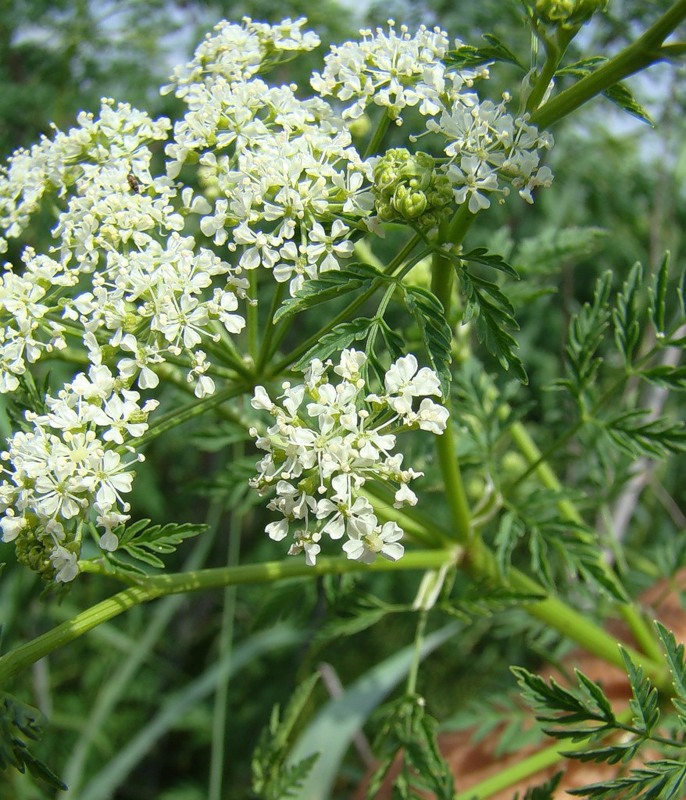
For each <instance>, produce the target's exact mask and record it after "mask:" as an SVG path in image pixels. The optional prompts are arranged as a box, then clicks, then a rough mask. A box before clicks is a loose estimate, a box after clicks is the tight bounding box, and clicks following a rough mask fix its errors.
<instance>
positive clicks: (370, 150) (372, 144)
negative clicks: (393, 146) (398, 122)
mask: <svg viewBox="0 0 686 800" xmlns="http://www.w3.org/2000/svg"><path fill="white" fill-rule="evenodd" d="M390 123H391V118H390V117H389V116H388V112H387V111H384V112H383V114H382V115H381V117H380V118H379V121H378V122H377V124H376V128H375V129H374V133H373V134H372V137H371V139H370V140H369V144H368V145H367V149H366V150H365V151H364V155H363V156H362V158H369V157H370V156H375V155H376V154H377V152H378V151H379V147H381V142H382V141H383V138H384V136H385V135H386V131H387V130H388V126H389V125H390Z"/></svg>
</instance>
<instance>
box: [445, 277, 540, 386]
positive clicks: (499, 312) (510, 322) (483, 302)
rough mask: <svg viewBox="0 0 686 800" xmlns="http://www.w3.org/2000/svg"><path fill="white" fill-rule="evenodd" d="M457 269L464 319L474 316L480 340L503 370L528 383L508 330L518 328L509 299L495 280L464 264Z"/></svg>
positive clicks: (515, 344)
mask: <svg viewBox="0 0 686 800" xmlns="http://www.w3.org/2000/svg"><path fill="white" fill-rule="evenodd" d="M455 269H456V272H457V276H458V279H459V281H460V285H461V287H462V291H463V293H464V296H465V301H466V302H465V309H464V315H463V318H462V320H463V322H464V323H466V322H469V321H470V320H471V319H475V324H476V335H477V338H478V339H479V341H480V342H482V343H483V344H484V345H485V346H486V348H487V349H488V351H489V352H490V353H491V354H492V355H494V356H495V357H496V358H497V359H498V361H499V362H500V364H501V365H502V367H503V368H504V369H512V371H513V372H514V374H515V376H516V377H517V378H518V379H519V380H520V381H521V382H522V383H527V381H528V378H527V376H526V371H525V370H524V365H523V364H522V362H521V359H520V358H519V356H518V355H517V354H516V353H515V352H514V351H515V349H516V348H517V346H518V345H517V342H516V340H515V338H514V337H513V336H512V335H511V334H510V333H509V332H508V330H507V329H508V328H510V329H511V330H519V325H517V322H516V320H515V318H514V309H513V308H512V305H511V303H510V301H509V300H508V299H507V298H506V297H505V295H504V294H503V293H502V291H501V290H500V287H499V286H498V285H497V284H496V283H492V282H491V281H487V280H484V279H483V278H479V277H477V276H476V275H473V274H472V273H470V272H469V271H468V270H467V269H466V267H464V266H458V265H457V264H456V265H455Z"/></svg>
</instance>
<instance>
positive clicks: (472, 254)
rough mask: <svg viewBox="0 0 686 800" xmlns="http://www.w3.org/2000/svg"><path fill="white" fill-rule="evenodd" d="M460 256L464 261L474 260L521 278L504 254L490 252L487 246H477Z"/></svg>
mask: <svg viewBox="0 0 686 800" xmlns="http://www.w3.org/2000/svg"><path fill="white" fill-rule="evenodd" d="M460 258H461V259H462V260H463V261H473V262H474V263H476V264H484V265H485V266H487V267H492V268H493V269H497V270H500V272H504V273H505V274H506V275H509V276H510V277H511V278H514V279H515V280H519V275H518V274H517V270H516V269H515V268H514V267H513V266H512V265H511V264H508V263H507V261H505V259H504V258H503V257H502V256H499V255H497V254H496V253H489V252H488V250H487V249H486V248H485V247H476V248H475V249H474V250H470V251H469V252H468V253H460Z"/></svg>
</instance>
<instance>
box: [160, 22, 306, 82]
mask: <svg viewBox="0 0 686 800" xmlns="http://www.w3.org/2000/svg"><path fill="white" fill-rule="evenodd" d="M306 21H307V20H306V19H305V18H304V17H301V18H300V19H296V20H291V19H285V20H283V21H282V22H280V23H279V24H278V25H268V24H266V23H264V22H253V21H252V20H251V19H250V17H243V25H236V24H234V23H231V22H227V21H226V20H222V21H221V22H219V23H218V24H217V25H215V26H214V31H213V32H212V33H208V34H207V35H206V36H205V40H204V41H203V42H202V44H200V45H199V47H198V48H197V49H196V51H195V53H194V56H193V60H192V61H190V62H189V63H188V64H185V65H184V66H179V67H177V68H176V69H175V70H174V74H173V75H172V77H171V81H172V83H171V84H170V85H168V86H164V87H163V88H162V92H163V93H166V92H169V91H171V90H172V89H176V93H177V95H178V96H179V97H185V96H186V93H187V92H192V91H193V88H192V87H193V86H194V85H195V84H198V83H203V82H205V81H212V79H213V78H214V77H217V76H221V77H222V78H224V79H226V80H227V81H228V82H239V83H240V82H242V81H246V80H249V79H250V78H252V77H253V76H255V75H256V74H257V73H258V72H260V71H261V70H264V69H268V68H270V67H272V66H274V65H275V64H278V63H280V62H282V61H285V60H287V59H288V58H289V56H290V55H291V54H292V53H297V52H306V51H308V50H314V49H315V48H317V47H319V44H320V41H319V37H318V36H317V34H316V33H313V32H312V31H305V32H304V33H303V31H302V30H301V28H302V27H303V25H304V24H305V23H306Z"/></svg>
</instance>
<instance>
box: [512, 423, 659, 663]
mask: <svg viewBox="0 0 686 800" xmlns="http://www.w3.org/2000/svg"><path fill="white" fill-rule="evenodd" d="M510 435H511V436H512V439H513V440H514V442H515V444H516V445H517V446H518V447H519V449H520V451H521V452H522V455H523V456H524V457H525V458H526V460H527V461H528V462H529V464H530V465H535V466H534V469H533V471H534V473H535V475H536V476H537V477H538V479H539V480H540V482H541V483H542V484H543V486H545V487H546V488H547V489H551V490H552V491H553V492H556V493H559V492H562V484H561V483H560V481H559V479H558V477H557V475H556V474H555V473H554V472H553V470H552V468H551V467H550V465H549V464H548V463H547V462H546V461H545V460H543V459H544V457H542V456H541V451H540V450H539V449H538V447H537V446H536V443H535V442H534V440H533V439H532V438H531V436H530V435H529V433H528V431H527V430H526V428H525V427H524V426H523V425H522V423H521V422H515V423H514V425H513V426H512V427H511V428H510ZM557 507H558V509H559V510H560V513H561V514H562V516H563V517H564V518H565V519H567V520H569V521H570V522H574V523H576V524H579V525H580V524H583V519H582V517H581V514H579V512H578V510H577V508H576V506H575V505H574V503H572V502H571V501H570V500H567V499H564V498H562V499H560V500H559V501H558V503H557ZM619 611H620V613H621V615H622V616H623V617H624V620H625V622H626V623H627V625H628V626H629V629H630V630H631V633H632V634H633V636H634V638H635V639H636V642H637V644H638V645H639V647H641V649H642V650H643V652H644V653H645V654H646V655H647V656H648V657H649V658H651V659H652V660H653V661H655V662H656V663H660V661H661V660H662V650H661V649H660V646H659V645H658V643H657V637H656V634H655V632H654V630H653V628H652V627H651V626H650V625H648V623H647V622H646V620H645V619H644V618H643V616H642V614H641V613H640V611H639V610H638V609H637V608H636V607H635V606H634V605H632V604H630V603H621V604H620V605H619Z"/></svg>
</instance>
